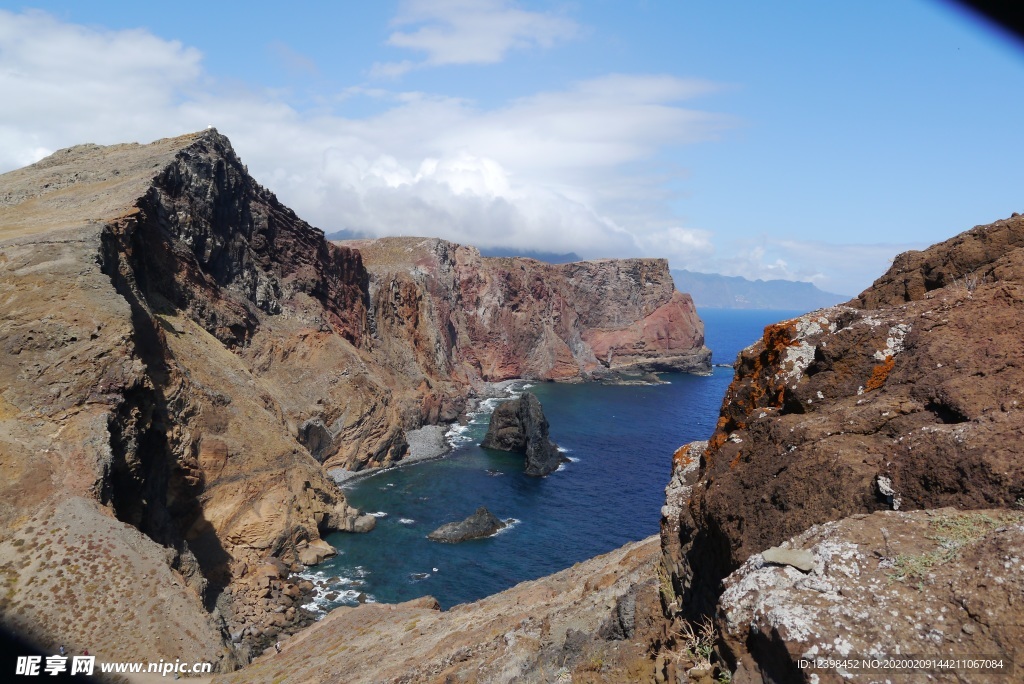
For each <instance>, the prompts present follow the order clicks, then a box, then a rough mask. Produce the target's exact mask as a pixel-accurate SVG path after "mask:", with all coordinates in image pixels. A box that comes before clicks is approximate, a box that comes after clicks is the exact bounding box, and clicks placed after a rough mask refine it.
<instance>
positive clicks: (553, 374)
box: [343, 238, 710, 381]
mask: <svg viewBox="0 0 1024 684" xmlns="http://www.w3.org/2000/svg"><path fill="white" fill-rule="evenodd" d="M343 244H346V245H349V246H352V247H355V248H357V249H358V250H359V251H360V252H361V253H362V255H363V259H364V262H365V264H366V267H367V269H368V270H369V272H370V290H371V297H372V300H373V311H374V317H375V321H374V324H375V327H376V336H377V338H378V339H379V340H380V345H381V346H389V345H390V346H391V347H394V346H396V345H398V346H400V347H401V348H402V349H405V348H406V347H407V346H408V343H407V341H408V340H411V342H412V347H413V349H414V350H415V353H416V356H415V358H414V359H412V361H413V362H414V363H416V364H417V365H418V367H419V368H421V369H422V370H423V372H424V374H425V375H427V376H428V377H440V378H443V377H449V376H452V375H454V376H455V377H458V378H467V379H469V380H470V381H476V380H484V381H497V380H507V379H509V378H536V379H545V380H572V379H590V378H592V377H594V376H595V375H596V376H598V377H599V376H600V375H602V374H603V373H606V372H607V371H614V370H621V369H643V370H658V371H670V370H676V371H685V372H707V371H708V368H709V366H708V362H709V358H710V353H709V352H708V350H707V349H706V348H705V347H704V326H703V323H702V322H701V321H700V319H699V318H698V317H697V315H696V312H695V310H694V308H693V302H692V301H691V300H690V298H689V296H688V295H684V294H682V293H680V292H677V291H676V290H675V286H674V285H673V283H672V278H671V276H670V275H669V272H668V264H667V262H665V261H664V260H662V259H618V260H603V261H582V262H576V263H571V264H546V263H542V262H540V261H534V260H532V259H522V258H500V257H492V258H485V257H481V256H480V252H479V251H477V250H476V249H475V248H473V247H465V246H462V245H455V244H452V243H450V242H445V241H443V240H438V239H423V238H383V239H380V240H372V241H362V240H361V241H351V242H346V243H343ZM398 355H400V354H395V355H394V356H398Z"/></svg>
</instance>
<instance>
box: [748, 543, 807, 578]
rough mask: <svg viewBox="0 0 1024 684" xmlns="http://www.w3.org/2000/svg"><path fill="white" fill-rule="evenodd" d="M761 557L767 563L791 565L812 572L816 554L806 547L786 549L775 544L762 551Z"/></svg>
mask: <svg viewBox="0 0 1024 684" xmlns="http://www.w3.org/2000/svg"><path fill="white" fill-rule="evenodd" d="M761 559H762V560H763V561H764V562H765V563H774V564H775V565H790V566H792V567H794V568H796V569H797V570H802V571H803V572H810V571H811V570H812V569H813V568H814V554H813V553H811V552H810V551H808V550H806V549H784V548H782V547H781V546H773V547H771V548H770V549H765V550H764V551H762V552H761Z"/></svg>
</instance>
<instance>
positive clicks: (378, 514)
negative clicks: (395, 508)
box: [367, 511, 388, 518]
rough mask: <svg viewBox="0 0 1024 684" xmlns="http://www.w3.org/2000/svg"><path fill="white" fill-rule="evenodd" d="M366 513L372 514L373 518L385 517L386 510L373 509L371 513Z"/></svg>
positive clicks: (386, 514)
mask: <svg viewBox="0 0 1024 684" xmlns="http://www.w3.org/2000/svg"><path fill="white" fill-rule="evenodd" d="M367 515H372V516H373V517H374V518H386V517H388V512H387V511H374V512H372V513H367Z"/></svg>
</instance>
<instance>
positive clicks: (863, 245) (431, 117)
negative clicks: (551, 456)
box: [0, 0, 1024, 295]
mask: <svg viewBox="0 0 1024 684" xmlns="http://www.w3.org/2000/svg"><path fill="white" fill-rule="evenodd" d="M0 93H2V95H0V172H4V171H9V170H12V169H15V168H18V167H20V166H24V165H26V164H30V163H32V162H35V161H37V160H39V159H41V158H42V157H44V156H46V155H48V154H51V153H52V152H54V151H56V150H57V149H60V148H63V147H68V146H71V145H75V144H80V143H86V142H91V143H99V144H113V143H119V142H142V143H145V142H150V141H152V140H155V139H158V138H163V137H172V136H176V135H180V134H182V133H186V132H191V131H196V130H201V129H204V128H206V127H207V126H210V125H213V126H215V127H216V128H217V129H218V130H219V131H220V132H221V133H223V134H225V135H227V136H228V137H229V138H230V139H231V142H232V144H233V146H234V148H235V150H236V152H237V153H238V154H239V156H240V157H241V159H242V161H243V162H244V163H246V164H247V165H248V168H249V171H250V173H251V174H252V175H253V176H254V177H255V178H256V179H257V180H258V181H259V182H260V183H261V184H263V185H264V186H266V187H268V188H269V189H271V190H272V191H274V192H275V193H276V194H277V195H278V197H279V198H280V199H281V200H282V201H283V202H285V203H286V204H287V205H289V206H291V207H292V208H293V209H295V211H296V212H297V213H298V214H299V215H300V216H301V217H302V218H304V219H306V220H307V221H309V222H310V223H312V224H314V225H316V226H317V227H319V228H321V229H322V230H324V231H325V232H327V233H332V232H335V231H340V230H348V231H353V232H356V233H360V234H365V235H369V236H380V235H424V236H438V237H443V238H447V239H450V240H454V241H457V242H461V243H465V244H473V245H477V246H479V247H485V248H495V247H503V248H511V249H517V250H530V251H542V252H555V253H563V252H575V253H576V254H578V255H580V256H581V257H583V258H604V257H630V256H645V257H664V258H667V259H669V263H670V265H671V267H672V268H679V269H681V268H685V269H690V270H695V271H704V272H717V273H723V274H725V275H740V276H745V277H747V278H764V279H770V278H782V279H789V280H804V281H810V282H813V283H814V284H816V285H817V286H818V287H820V288H822V289H824V290H826V291H831V292H838V293H840V294H848V295H853V294H857V293H859V292H860V291H862V290H863V289H864V288H866V287H868V286H869V285H870V284H871V282H872V281H873V280H874V279H875V278H877V277H878V276H880V275H881V274H882V273H883V272H884V271H885V269H886V268H888V265H889V262H890V261H891V259H892V258H893V257H894V256H895V255H896V254H898V253H899V252H902V251H905V250H907V249H922V248H924V247H926V246H928V245H930V244H933V243H935V242H939V241H941V240H945V239H947V238H949V237H952V236H953V235H955V234H957V233H959V232H961V231H964V230H967V229H969V228H971V227H972V226H974V225H978V224H983V223H989V222H992V221H994V220H998V219H1000V218H1006V217H1008V216H1010V215H1011V214H1012V213H1013V212H1015V211H1016V212H1024V195H1022V190H1024V183H1022V181H1024V164H1022V163H1021V161H1020V160H1021V153H1022V152H1024V125H1022V124H1021V121H1022V120H1024V115H1022V114H1021V112H1024V47H1022V46H1021V44H1020V43H1018V42H1016V41H1015V40H1013V39H1011V38H1009V37H1008V36H1006V35H1005V34H1004V33H1002V32H1001V31H999V30H998V29H993V28H992V27H991V26H989V25H988V24H986V23H985V22H984V21H982V20H979V19H977V18H976V17H974V16H973V15H971V14H969V13H967V12H965V11H964V10H962V9H960V8H958V7H957V6H955V5H952V4H949V3H947V2H940V1H939V0H929V1H925V0H900V1H899V2H884V1H882V0H870V1H867V2H864V1H857V2H820V1H819V0H790V1H787V2H774V3H765V2H753V1H750V2H741V1H736V2H729V3H717V2H698V1H695V0H693V1H691V0H674V1H670V0H663V1H660V2H659V1H655V0H648V1H642V0H634V1H630V0H587V1H586V2H584V1H582V0H576V1H565V2H561V1H552V2H544V1H539V0H538V1H528V0H520V1H518V2H514V1H512V0H380V1H376V2H302V1H301V0H293V2H290V3H280V2H259V1H250V2H246V3H240V2H227V1H226V2H217V3H209V2H203V3H198V2H188V1H179V2H174V3H140V2H137V1H133V2H112V1H103V0H92V1H91V2H79V1H78V0H68V1H64V2H61V1H54V2H39V3H36V4H22V3H17V2H5V1H4V0H0Z"/></svg>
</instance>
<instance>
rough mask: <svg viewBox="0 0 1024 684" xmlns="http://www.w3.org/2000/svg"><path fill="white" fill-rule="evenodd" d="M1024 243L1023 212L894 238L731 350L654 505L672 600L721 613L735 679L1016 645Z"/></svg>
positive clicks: (1023, 529)
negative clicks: (885, 262) (847, 281)
mask: <svg viewBox="0 0 1024 684" xmlns="http://www.w3.org/2000/svg"><path fill="white" fill-rule="evenodd" d="M1022 240H1024V217H1021V216H1018V215H1016V214H1015V215H1014V216H1013V217H1012V218H1010V219H1007V220H1005V221H998V222H996V223H994V224H991V225H988V226H978V227H976V228H974V229H972V230H970V231H968V232H966V233H964V234H962V235H959V236H957V237H955V238H953V239H951V240H947V241H946V242H943V243H941V244H938V245H935V246H933V247H931V248H929V249H928V250H925V251H923V252H910V253H907V254H903V255H901V256H900V257H898V258H897V259H896V260H895V261H894V263H893V266H892V268H891V269H890V270H889V271H888V272H887V273H886V274H885V275H884V276H882V277H881V278H879V279H878V280H877V281H876V282H875V284H874V285H873V286H872V287H871V288H869V289H868V290H866V291H865V292H864V293H862V294H861V295H860V296H859V297H858V298H857V299H855V300H852V301H850V302H848V303H847V304H846V305H841V306H837V307H833V308H830V309H822V310H819V311H816V312H814V313H811V314H807V315H805V316H801V317H799V318H796V319H793V320H790V321H785V322H782V323H779V324H776V325H772V326H769V327H767V328H766V329H765V331H764V335H763V338H762V339H761V340H760V341H759V342H757V343H756V344H754V345H753V346H751V347H749V348H747V349H745V350H744V351H743V352H742V353H741V354H740V355H739V357H738V359H737V364H736V374H735V377H734V380H733V382H732V384H731V386H730V387H729V390H728V392H727V394H726V397H725V400H724V402H723V405H722V411H721V416H720V418H719V421H718V426H717V428H716V430H715V432H714V434H713V435H712V436H711V438H710V440H709V441H708V442H706V443H695V444H691V445H688V446H687V447H685V448H682V449H680V451H679V452H677V454H676V458H675V459H674V475H673V481H672V483H671V484H670V486H669V488H668V490H667V500H666V506H665V508H664V509H663V511H662V513H663V519H662V539H663V546H664V554H665V561H664V570H663V572H664V575H665V577H666V583H667V585H670V586H666V587H665V602H666V605H667V613H668V615H669V616H670V617H673V618H690V619H692V618H695V617H698V616H700V615H715V616H717V619H718V623H717V626H718V628H719V629H720V631H721V634H722V635H723V639H722V641H721V643H720V647H721V650H722V654H723V656H724V658H725V659H726V661H727V662H729V663H730V665H731V666H732V668H733V669H736V670H737V672H736V677H735V678H734V679H733V681H735V682H746V681H758V682H760V681H762V679H763V681H780V682H781V681H786V682H790V681H822V682H824V681H841V680H842V676H841V675H840V674H839V673H838V672H837V671H836V670H835V669H831V670H828V669H824V670H814V671H812V670H807V669H800V668H798V667H797V666H796V661H797V659H798V658H801V657H805V658H806V657H809V656H807V655H804V654H808V653H809V654H811V655H818V656H823V657H834V656H844V655H848V654H855V655H863V656H869V655H877V654H881V653H887V654H890V655H891V654H896V653H903V654H922V655H924V654H931V655H941V656H956V655H960V656H963V655H970V654H974V653H981V652H985V653H991V654H999V655H1002V656H1004V657H1007V658H1012V657H1013V656H1014V652H1018V653H1019V645H1020V644H1021V643H1024V632H1022V631H1021V627H1020V622H1019V620H1017V619H1016V618H1012V617H1011V616H1009V615H1008V614H1006V613H1005V610H1007V608H1005V606H1006V605H1009V604H1006V603H1005V602H1006V601H1009V602H1010V604H1012V603H1013V602H1014V601H1015V599H1011V598H1009V596H1010V595H1012V594H1014V592H1019V591H1020V587H1021V586H1024V566H1022V565H1021V563H1020V561H1019V554H1017V553H1016V552H1015V551H1012V550H1011V549H1013V548H1014V546H1015V544H1017V542H1016V541H1014V540H1016V539H1017V538H1018V537H1019V536H1020V535H1021V534H1022V533H1024V511H1022V510H1021V508H1020V506H1021V502H1022V501H1024V460H1022V459H1021V456H1020V454H1021V446H1020V445H1021V428H1020V424H1021V418H1022V414H1021V411H1022V409H1024V394H1022V392H1024V389H1022V386H1024V385H1022V381H1024V370H1022V369H1024V349H1022V347H1021V345H1020V339H1021V334H1022V333H1024V330H1022V328H1021V326H1022V324H1024V249H1021V244H1022ZM937 509H946V510H937ZM907 511H919V512H918V513H905V512H907ZM780 544H781V545H783V546H784V547H785V548H788V549H790V550H793V551H801V552H806V553H802V554H801V555H803V556H805V557H806V558H807V559H808V561H809V564H810V566H811V567H812V569H811V570H810V572H808V573H806V574H805V572H803V571H801V570H798V569H797V568H795V567H792V566H790V565H786V564H781V565H780V564H778V563H775V562H773V561H769V560H768V559H769V556H770V554H767V553H764V552H766V550H768V549H769V548H771V547H776V546H778V545H780ZM723 582H724V585H723ZM723 588H724V590H725V591H724V593H723ZM1018 595H1019V593H1018ZM737 668H738V669H737ZM812 674H813V676H814V677H815V679H813V680H812V678H811V677H812ZM933 674H934V675H935V676H936V678H937V679H938V680H940V681H973V679H972V677H973V674H972V673H970V672H965V671H963V670H959V671H957V672H955V673H954V672H935V673H933ZM979 676H980V675H979ZM957 677H960V679H958V678H957ZM963 677H967V679H963Z"/></svg>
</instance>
